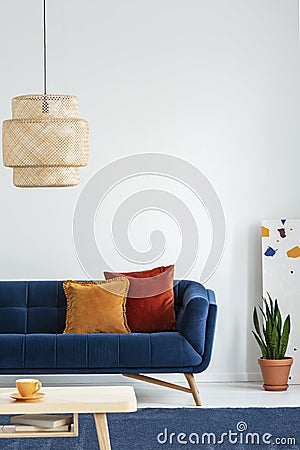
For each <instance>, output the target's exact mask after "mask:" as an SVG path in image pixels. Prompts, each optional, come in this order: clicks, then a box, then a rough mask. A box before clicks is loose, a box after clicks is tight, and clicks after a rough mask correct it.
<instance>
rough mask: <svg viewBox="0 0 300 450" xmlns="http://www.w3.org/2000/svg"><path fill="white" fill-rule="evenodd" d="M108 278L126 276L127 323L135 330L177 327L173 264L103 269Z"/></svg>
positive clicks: (166, 329) (164, 329) (137, 331)
mask: <svg viewBox="0 0 300 450" xmlns="http://www.w3.org/2000/svg"><path fill="white" fill-rule="evenodd" d="M104 276H105V278H106V279H107V280H108V279H111V278H116V277H120V276H122V277H126V278H128V280H129V283H130V285H129V291H128V297H127V303H126V314H127V323H128V326H129V328H130V330H131V331H132V332H134V333H150V332H152V331H172V330H175V329H176V318H175V310H174V292H173V280H174V265H171V266H166V267H164V266H162V267H156V268H155V269H151V270H143V271H142V272H124V273H122V274H121V273H117V272H104Z"/></svg>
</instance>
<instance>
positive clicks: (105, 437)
mask: <svg viewBox="0 0 300 450" xmlns="http://www.w3.org/2000/svg"><path fill="white" fill-rule="evenodd" d="M94 419H95V425H96V430H97V435H98V442H99V448H100V450H111V446H110V439H109V432H108V426H107V418H106V414H105V413H94Z"/></svg>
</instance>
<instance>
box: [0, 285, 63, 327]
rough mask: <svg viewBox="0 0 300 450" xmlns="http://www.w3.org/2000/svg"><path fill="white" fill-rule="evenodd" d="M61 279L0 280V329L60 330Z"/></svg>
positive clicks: (61, 315) (61, 313)
mask: <svg viewBox="0 0 300 450" xmlns="http://www.w3.org/2000/svg"><path fill="white" fill-rule="evenodd" d="M62 283H63V282H62V281H0V333H17V334H18V333H62V332H63V330H64V327H65V319H66V298H65V294H64V291H63V288H62Z"/></svg>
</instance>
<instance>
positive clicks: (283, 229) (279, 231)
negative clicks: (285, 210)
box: [277, 228, 286, 238]
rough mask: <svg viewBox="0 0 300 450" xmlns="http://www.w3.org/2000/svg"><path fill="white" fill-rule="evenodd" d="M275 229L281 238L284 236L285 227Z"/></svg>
mask: <svg viewBox="0 0 300 450" xmlns="http://www.w3.org/2000/svg"><path fill="white" fill-rule="evenodd" d="M277 231H278V233H279V235H280V237H282V238H285V237H286V234H285V228H277Z"/></svg>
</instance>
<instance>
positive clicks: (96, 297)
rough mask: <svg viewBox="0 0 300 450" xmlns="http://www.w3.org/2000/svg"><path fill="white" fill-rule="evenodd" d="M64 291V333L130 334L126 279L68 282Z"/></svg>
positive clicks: (64, 286)
mask: <svg viewBox="0 0 300 450" xmlns="http://www.w3.org/2000/svg"><path fill="white" fill-rule="evenodd" d="M63 288H64V292H65V294H66V298H67V315H66V326H65V330H64V333H66V334H70V333H72V334H74V333H81V334H85V333H116V334H123V333H130V328H129V327H128V324H127V319H126V298H127V292H128V289H129V281H128V279H127V278H125V277H119V278H114V279H113V280H107V281H72V280H68V281H65V282H64V283H63Z"/></svg>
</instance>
